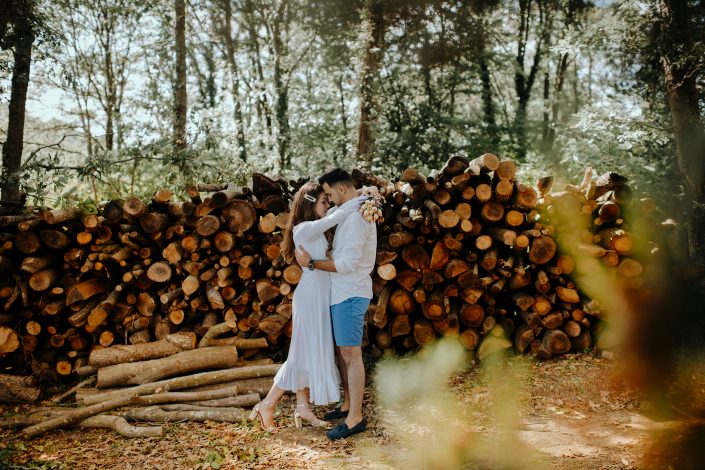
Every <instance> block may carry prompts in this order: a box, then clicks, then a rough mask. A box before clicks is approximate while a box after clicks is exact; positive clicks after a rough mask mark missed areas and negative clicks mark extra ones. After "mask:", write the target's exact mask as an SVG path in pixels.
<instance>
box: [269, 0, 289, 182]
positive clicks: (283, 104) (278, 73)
mask: <svg viewBox="0 0 705 470" xmlns="http://www.w3.org/2000/svg"><path fill="white" fill-rule="evenodd" d="M288 9H289V2H288V0H282V1H281V3H280V5H279V9H278V10H277V13H276V17H275V19H274V22H273V31H272V36H273V37H272V45H273V46H274V88H275V89H276V93H277V102H276V106H275V113H276V117H277V125H278V127H279V138H278V149H279V171H284V170H285V169H288V168H289V165H290V163H291V161H290V160H291V159H290V157H289V153H288V151H289V138H290V137H289V86H288V83H285V79H284V75H285V74H286V70H285V68H284V65H283V64H282V61H283V59H284V57H285V55H286V51H285V44H284V41H283V39H282V34H283V33H282V30H283V29H284V28H286V27H287V25H286V24H285V22H286V21H288Z"/></svg>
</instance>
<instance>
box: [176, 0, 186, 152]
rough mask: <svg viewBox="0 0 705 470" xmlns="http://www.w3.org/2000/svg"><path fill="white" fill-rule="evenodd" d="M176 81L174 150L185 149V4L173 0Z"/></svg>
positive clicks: (178, 0) (181, 0)
mask: <svg viewBox="0 0 705 470" xmlns="http://www.w3.org/2000/svg"><path fill="white" fill-rule="evenodd" d="M174 13H175V27H174V39H175V51H176V80H175V82H174V137H173V142H174V148H176V149H183V148H186V111H187V102H186V2H185V0H174Z"/></svg>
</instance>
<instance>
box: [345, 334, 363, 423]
mask: <svg viewBox="0 0 705 470" xmlns="http://www.w3.org/2000/svg"><path fill="white" fill-rule="evenodd" d="M340 353H341V355H342V357H343V362H344V363H345V368H346V369H347V377H348V389H349V395H350V411H349V413H348V417H347V418H346V419H345V424H346V426H347V427H348V428H349V429H350V428H352V427H354V426H356V425H357V424H359V423H360V421H362V397H363V394H364V392H365V365H364V364H363V362H362V347H360V346H342V347H340Z"/></svg>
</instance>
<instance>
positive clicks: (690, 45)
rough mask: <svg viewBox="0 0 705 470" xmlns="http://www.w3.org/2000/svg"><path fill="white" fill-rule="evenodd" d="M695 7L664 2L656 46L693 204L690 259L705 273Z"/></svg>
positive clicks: (701, 16)
mask: <svg viewBox="0 0 705 470" xmlns="http://www.w3.org/2000/svg"><path fill="white" fill-rule="evenodd" d="M690 3H691V2H688V0H661V1H660V2H659V13H658V19H659V25H658V26H659V28H660V29H661V35H660V37H659V36H656V37H657V38H658V39H657V40H658V43H657V44H655V46H656V47H657V48H658V49H660V51H661V57H660V60H661V65H662V67H663V78H664V83H665V88H666V99H667V102H668V107H669V109H670V111H671V118H672V121H673V132H674V137H675V142H676V147H677V149H678V167H679V170H680V173H681V175H682V178H683V186H684V189H685V195H686V202H687V204H688V207H687V210H686V214H687V218H686V224H687V229H688V253H689V255H690V258H691V260H692V261H694V262H696V263H697V264H699V265H700V266H701V267H703V268H705V130H704V129H703V121H702V116H701V114H700V109H699V99H701V97H700V96H699V95H698V79H699V78H702V77H703V76H705V73H703V67H704V66H705V61H704V60H703V58H702V50H700V51H699V52H698V45H697V39H696V38H702V37H703V36H702V34H703V24H705V22H704V20H705V7H703V6H702V5H699V6H695V7H691V5H690ZM695 9H698V10H697V13H698V14H697V15H694V13H695V12H694V11H693V10H695ZM698 28H699V31H698V30H697V29H698ZM701 44H702V43H701Z"/></svg>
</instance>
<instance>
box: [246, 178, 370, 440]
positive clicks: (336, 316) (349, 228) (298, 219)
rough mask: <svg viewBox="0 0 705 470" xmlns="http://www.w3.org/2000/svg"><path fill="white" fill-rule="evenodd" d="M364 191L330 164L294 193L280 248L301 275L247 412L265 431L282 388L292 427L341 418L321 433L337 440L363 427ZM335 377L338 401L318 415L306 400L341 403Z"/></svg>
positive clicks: (367, 291)
mask: <svg viewBox="0 0 705 470" xmlns="http://www.w3.org/2000/svg"><path fill="white" fill-rule="evenodd" d="M371 191H372V190H371V189H363V190H357V189H355V186H354V185H353V182H352V179H351V178H350V175H349V174H348V172H346V171H345V170H342V169H340V168H336V169H333V170H330V171H328V172H327V173H325V174H324V175H323V176H321V177H320V178H319V179H318V183H315V182H308V183H306V184H304V185H303V186H302V187H301V188H300V189H299V190H298V191H297V192H296V194H295V195H294V199H293V201H292V206H291V211H290V214H291V216H290V217H291V218H290V221H289V225H288V226H287V228H286V231H285V233H284V241H283V245H282V248H283V250H282V251H283V254H284V257H285V259H286V260H287V262H293V261H294V259H296V261H297V262H298V263H299V264H300V265H301V266H302V268H303V275H302V276H301V280H300V281H299V284H298V286H297V287H296V290H295V291H294V298H293V302H292V303H293V305H292V306H293V313H292V317H293V320H292V321H293V332H292V336H291V345H290V347H289V355H288V358H287V361H286V362H285V363H284V364H283V365H282V367H281V369H279V372H278V373H277V375H276V377H274V385H273V386H272V388H271V390H270V391H269V393H268V394H267V396H266V398H265V399H264V400H262V401H261V402H260V403H259V404H257V405H256V406H255V407H254V409H253V410H252V414H251V415H250V419H255V418H259V421H260V424H261V426H262V428H264V429H265V430H266V431H268V432H275V431H276V426H275V425H274V409H275V407H276V404H277V403H278V402H279V400H280V399H281V397H282V396H283V395H284V393H285V392H286V391H287V390H290V391H293V392H296V410H295V411H294V421H295V423H296V427H301V425H302V420H305V421H307V422H309V423H310V424H312V425H313V426H320V427H328V426H329V425H330V422H331V421H337V420H343V419H344V420H343V421H341V422H340V424H338V425H337V426H336V427H334V428H332V429H330V430H329V431H328V432H327V435H328V437H329V438H330V439H341V438H345V437H348V436H351V435H353V434H356V433H358V432H362V431H364V430H365V428H366V426H367V424H366V422H365V419H364V418H363V416H362V397H363V393H364V388H365V368H364V364H363V362H362V335H363V323H364V317H365V312H366V311H367V307H368V305H369V303H370V300H371V299H372V279H371V277H370V273H371V272H372V270H373V269H374V264H375V255H376V250H377V228H376V225H375V223H374V222H369V221H367V220H365V218H363V216H362V214H361V213H360V212H359V209H360V207H361V205H362V203H363V201H364V200H365V199H366V198H367V196H366V195H364V194H363V193H365V194H367V193H369V192H371ZM331 203H332V204H334V205H335V207H334V208H330V205H331ZM336 226H337V228H336V229H335V235H331V232H332V230H331V229H333V228H334V227H336ZM341 381H342V384H343V402H342V404H341V405H340V406H338V407H337V408H336V409H335V410H333V411H331V412H329V413H326V414H325V415H324V417H323V420H321V419H319V418H317V417H316V416H315V415H314V413H313V411H312V410H311V408H310V407H309V403H313V404H315V405H325V404H329V403H337V402H338V401H340V382H341Z"/></svg>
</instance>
